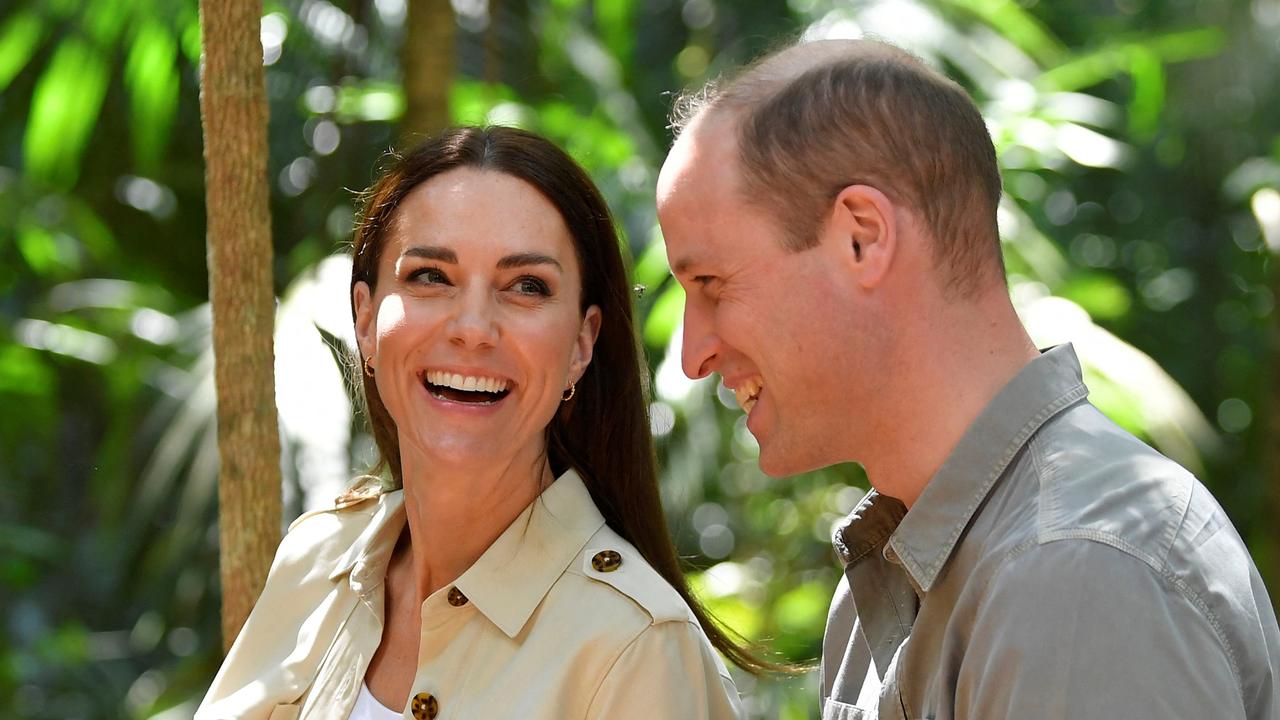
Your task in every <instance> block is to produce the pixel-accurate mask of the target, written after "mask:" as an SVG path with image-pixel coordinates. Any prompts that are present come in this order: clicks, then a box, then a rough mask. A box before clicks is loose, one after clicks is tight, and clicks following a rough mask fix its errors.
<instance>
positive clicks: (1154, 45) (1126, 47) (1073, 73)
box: [1035, 27, 1225, 91]
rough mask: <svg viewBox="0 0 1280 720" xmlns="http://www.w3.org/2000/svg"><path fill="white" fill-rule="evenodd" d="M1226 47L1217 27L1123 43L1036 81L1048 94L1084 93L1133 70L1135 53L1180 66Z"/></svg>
mask: <svg viewBox="0 0 1280 720" xmlns="http://www.w3.org/2000/svg"><path fill="white" fill-rule="evenodd" d="M1224 44H1225V38H1224V35H1223V33H1222V30H1220V29H1218V28H1214V27H1209V28H1199V29H1196V30H1185V31H1181V32H1172V33H1167V34H1164V35H1158V36H1155V37H1147V38H1138V39H1133V38H1129V39H1125V40H1119V41H1115V42H1112V43H1109V44H1107V45H1104V46H1103V47H1101V48H1098V49H1097V50H1094V51H1092V52H1088V53H1084V54H1081V55H1077V56H1075V57H1073V58H1071V59H1070V60H1067V61H1066V62H1063V63H1062V64H1060V65H1057V66H1055V67H1053V68H1050V69H1049V70H1047V71H1046V72H1044V73H1043V74H1042V75H1041V76H1040V77H1039V78H1037V79H1036V81H1035V85H1036V87H1037V88H1038V89H1040V90H1046V91H1052V90H1069V91H1075V90H1083V89H1085V88H1090V87H1093V86H1094V85H1097V84H1098V83H1100V82H1102V81H1104V80H1110V79H1111V78H1113V77H1115V76H1116V75H1119V74H1121V73H1123V72H1125V71H1130V70H1132V68H1133V57H1134V52H1135V49H1138V50H1143V51H1146V52H1148V53H1150V54H1151V55H1152V57H1155V58H1158V59H1159V60H1160V62H1162V63H1176V62H1186V61H1187V60H1195V59H1199V58H1206V57H1211V56H1213V55H1216V54H1218V52H1219V51H1221V50H1222V47H1223V45H1224Z"/></svg>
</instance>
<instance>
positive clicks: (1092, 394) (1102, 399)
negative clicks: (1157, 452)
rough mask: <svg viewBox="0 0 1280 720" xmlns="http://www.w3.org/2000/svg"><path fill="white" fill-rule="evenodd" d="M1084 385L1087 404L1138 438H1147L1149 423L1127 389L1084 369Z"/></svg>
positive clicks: (1090, 370)
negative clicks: (1087, 398)
mask: <svg viewBox="0 0 1280 720" xmlns="http://www.w3.org/2000/svg"><path fill="white" fill-rule="evenodd" d="M1084 384H1085V387H1087V388H1089V402H1091V403H1093V404H1094V405H1095V406H1097V408H1098V409H1099V410H1101V411H1102V412H1103V414H1105V415H1106V416H1107V417H1109V418H1111V421H1112V422H1114V423H1115V424H1117V425H1119V426H1120V427H1122V428H1124V429H1125V430H1128V431H1129V432H1131V433H1133V434H1134V435H1137V436H1139V437H1147V436H1148V435H1147V433H1146V429H1147V427H1148V425H1149V423H1148V422H1147V421H1146V419H1145V418H1144V416H1143V413H1142V403H1141V401H1140V400H1139V399H1138V398H1137V397H1135V396H1134V394H1133V393H1132V392H1130V391H1129V390H1128V389H1126V388H1124V387H1122V386H1120V385H1118V384H1117V383H1115V382H1114V381H1112V380H1111V379H1110V378H1108V377H1106V376H1105V375H1103V374H1102V373H1100V372H1098V371H1096V370H1093V369H1091V368H1089V367H1087V366H1086V367H1085V368H1084Z"/></svg>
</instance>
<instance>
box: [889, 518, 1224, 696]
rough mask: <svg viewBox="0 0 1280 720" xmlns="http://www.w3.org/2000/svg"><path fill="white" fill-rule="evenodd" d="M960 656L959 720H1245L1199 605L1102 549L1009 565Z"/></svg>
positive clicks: (1068, 549) (1067, 546) (1080, 548)
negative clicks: (1076, 719) (1004, 719)
mask: <svg viewBox="0 0 1280 720" xmlns="http://www.w3.org/2000/svg"><path fill="white" fill-rule="evenodd" d="M960 652H963V654H964V660H963V663H962V665H961V672H960V674H959V676H958V678H957V686H956V689H955V704H956V708H955V710H956V712H955V717H956V718H957V719H958V720H960V719H968V720H998V719H999V718H1029V717H1035V718H1045V719H1047V720H1053V719H1055V718H1104V717H1112V718H1126V719H1127V720H1143V719H1144V718H1152V719H1153V720H1154V719H1155V718H1160V719H1161V720H1168V719H1169V718H1188V719H1190V718H1210V717H1212V718H1244V717H1245V711H1244V707H1243V704H1242V701H1241V698H1240V687H1239V684H1238V681H1237V678H1236V674H1235V672H1234V670H1233V667H1232V664H1231V660H1230V658H1229V654H1228V650H1227V648H1226V647H1225V646H1224V645H1223V643H1222V642H1221V641H1220V639H1219V637H1218V636H1217V635H1216V634H1215V632H1214V628H1213V625H1212V623H1211V620H1210V618H1208V617H1206V616H1205V615H1204V614H1203V613H1202V612H1201V611H1200V609H1199V607H1197V604H1196V601H1195V598H1192V597H1189V596H1188V595H1187V594H1185V593H1184V592H1183V591H1182V590H1181V589H1180V588H1179V587H1178V586H1177V584H1176V583H1175V581H1174V580H1173V579H1172V578H1169V577H1166V576H1164V575H1162V574H1160V573H1159V572H1157V571H1156V570H1155V569H1153V568H1152V567H1151V566H1150V565H1148V564H1147V563H1145V562H1143V561H1142V560H1140V559H1138V558H1136V557H1133V556H1132V555H1129V554H1127V553H1125V552H1123V551H1121V550H1119V549H1117V548H1114V547H1111V546H1109V545H1106V544H1104V543H1102V542H1095V541H1092V540H1084V539H1069V540H1061V541H1057V542H1051V543H1047V544H1044V545H1040V546H1035V547H1032V548H1030V549H1028V550H1026V551H1025V552H1023V553H1022V554H1020V555H1016V556H1014V557H1012V558H1011V559H1008V560H1006V561H1005V565H1004V567H1002V568H1001V569H1000V570H999V571H998V572H997V573H996V575H995V576H994V578H993V579H992V581H991V586H990V588H989V590H988V592H987V593H986V597H985V598H984V599H983V600H982V601H981V602H980V603H979V605H978V607H977V610H976V614H975V618H974V625H973V628H972V633H971V634H970V636H969V639H968V644H967V647H966V648H964V649H963V650H960ZM913 710H915V709H914V708H913ZM923 710H924V711H925V714H926V715H927V714H928V712H930V711H931V709H930V708H924V709H923Z"/></svg>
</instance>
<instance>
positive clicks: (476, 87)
mask: <svg viewBox="0 0 1280 720" xmlns="http://www.w3.org/2000/svg"><path fill="white" fill-rule="evenodd" d="M515 99H516V93H515V91H514V90H512V89H511V88H510V87H508V86H506V85H502V84H499V83H485V82H475V81H467V80H458V81H455V82H454V83H453V86H452V87H450V88H449V110H450V112H451V113H452V114H453V120H454V122H456V123H459V124H462V125H478V124H481V123H483V122H484V121H485V118H486V117H488V116H489V111H490V110H492V109H493V108H494V106H495V105H498V104H499V103H504V102H511V101H513V100H515Z"/></svg>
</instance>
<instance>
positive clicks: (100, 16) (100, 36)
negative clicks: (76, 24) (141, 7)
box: [80, 0, 136, 48]
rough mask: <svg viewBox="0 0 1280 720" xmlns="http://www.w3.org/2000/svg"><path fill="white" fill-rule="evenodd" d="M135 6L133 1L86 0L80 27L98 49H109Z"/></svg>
mask: <svg viewBox="0 0 1280 720" xmlns="http://www.w3.org/2000/svg"><path fill="white" fill-rule="evenodd" d="M135 5H136V1H135V0H88V7H87V8H86V9H85V11H84V14H83V15H82V16H81V20H80V27H82V28H83V29H84V30H86V31H87V32H88V33H89V36H90V37H92V38H93V40H94V41H95V42H96V44H97V46H98V47H100V48H106V47H111V46H112V45H114V44H115V42H116V39H117V38H119V37H120V32H121V31H122V30H123V29H124V26H125V22H126V21H127V20H128V19H129V17H130V16H131V15H132V12H130V11H131V10H133V9H134V6H135Z"/></svg>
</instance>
